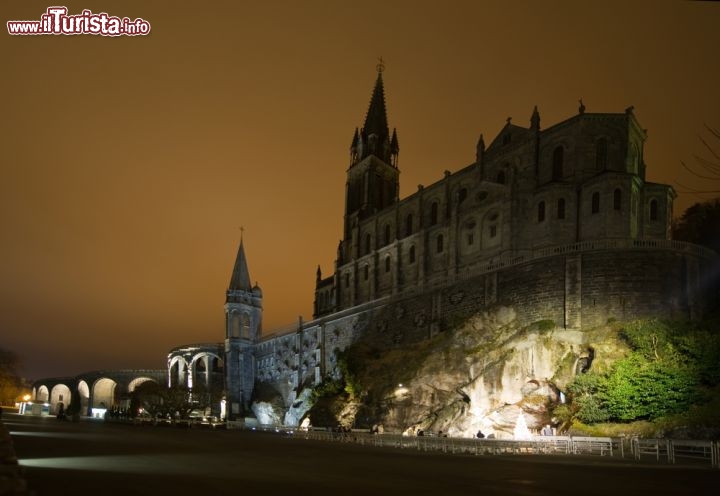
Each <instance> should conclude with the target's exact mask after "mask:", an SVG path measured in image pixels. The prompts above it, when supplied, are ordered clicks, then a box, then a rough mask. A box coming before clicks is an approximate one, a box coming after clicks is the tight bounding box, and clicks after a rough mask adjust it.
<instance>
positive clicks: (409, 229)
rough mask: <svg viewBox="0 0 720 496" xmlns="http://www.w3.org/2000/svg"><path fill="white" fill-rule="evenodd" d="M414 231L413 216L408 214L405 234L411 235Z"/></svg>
mask: <svg viewBox="0 0 720 496" xmlns="http://www.w3.org/2000/svg"><path fill="white" fill-rule="evenodd" d="M412 233H413V216H412V214H408V215H407V217H405V236H410V235H411V234H412Z"/></svg>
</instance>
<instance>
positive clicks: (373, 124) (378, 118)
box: [363, 59, 390, 140]
mask: <svg viewBox="0 0 720 496" xmlns="http://www.w3.org/2000/svg"><path fill="white" fill-rule="evenodd" d="M384 70H385V65H384V64H383V63H382V59H380V63H379V64H378V65H377V71H378V75H377V79H376V80H375V88H374V89H373V94H372V98H371V99H370V107H368V112H367V115H366V116H365V125H364V126H363V131H365V134H366V135H367V136H370V135H371V134H375V135H376V136H377V137H378V139H379V140H382V138H387V137H388V135H389V134H390V132H389V130H388V123H387V110H386V109H385V88H384V86H383V79H382V73H383V71H384Z"/></svg>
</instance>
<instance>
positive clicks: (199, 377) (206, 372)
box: [188, 351, 225, 388]
mask: <svg viewBox="0 0 720 496" xmlns="http://www.w3.org/2000/svg"><path fill="white" fill-rule="evenodd" d="M214 359H217V360H218V362H215V360H214ZM215 363H218V364H220V363H222V364H223V366H224V363H225V362H224V361H223V360H222V358H220V357H219V356H218V355H217V354H215V353H212V352H209V351H201V352H199V353H197V354H195V355H194V356H193V357H192V360H191V361H190V372H191V373H190V377H191V378H192V381H190V380H188V387H189V388H193V387H195V386H197V385H198V384H204V385H205V386H210V384H211V382H212V374H213V372H218V373H219V372H221V370H213V366H214V364H215Z"/></svg>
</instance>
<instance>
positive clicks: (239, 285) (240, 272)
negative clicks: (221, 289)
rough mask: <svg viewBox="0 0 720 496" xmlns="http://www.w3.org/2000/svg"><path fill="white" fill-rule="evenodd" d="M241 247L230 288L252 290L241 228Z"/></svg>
mask: <svg viewBox="0 0 720 496" xmlns="http://www.w3.org/2000/svg"><path fill="white" fill-rule="evenodd" d="M240 231H241V233H240V247H239V248H238V253H237V257H236V258H235V267H233V273H232V277H231V278H230V287H229V288H228V289H230V290H242V291H252V286H251V284H250V272H249V271H248V265H247V259H246V258H245V247H244V246H243V236H242V231H243V229H242V228H240Z"/></svg>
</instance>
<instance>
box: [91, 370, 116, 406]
mask: <svg viewBox="0 0 720 496" xmlns="http://www.w3.org/2000/svg"><path fill="white" fill-rule="evenodd" d="M116 389H117V382H115V381H114V380H112V379H110V378H109V377H101V378H100V379H98V380H96V381H95V383H94V384H93V387H92V405H91V406H90V407H91V408H97V409H103V408H110V407H112V406H113V405H114V404H115V390H116Z"/></svg>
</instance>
